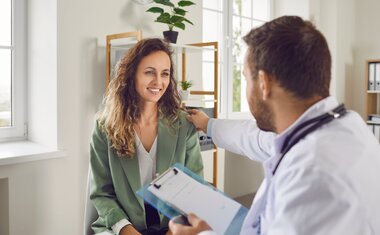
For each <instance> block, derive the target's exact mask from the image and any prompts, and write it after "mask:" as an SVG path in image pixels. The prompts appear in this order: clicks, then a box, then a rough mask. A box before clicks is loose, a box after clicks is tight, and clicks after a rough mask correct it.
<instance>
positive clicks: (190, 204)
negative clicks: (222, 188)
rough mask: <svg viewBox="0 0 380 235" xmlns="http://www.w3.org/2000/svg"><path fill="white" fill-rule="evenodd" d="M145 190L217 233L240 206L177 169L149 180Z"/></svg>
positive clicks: (228, 222)
mask: <svg viewBox="0 0 380 235" xmlns="http://www.w3.org/2000/svg"><path fill="white" fill-rule="evenodd" d="M148 190H149V191H150V192H152V193H153V194H154V195H155V196H157V197H158V198H160V199H161V200H163V201H165V202H167V203H170V204H171V205H172V206H173V207H174V208H176V209H177V210H179V211H182V213H184V214H187V213H189V212H192V213H194V214H196V215H197V216H199V217H200V218H202V219H204V220H205V221H206V222H207V223H208V224H209V225H210V226H211V228H212V229H213V230H214V231H215V232H217V233H218V234H224V233H225V232H226V230H227V229H228V227H229V225H230V224H231V222H232V220H233V219H234V217H235V215H236V214H237V212H238V210H239V209H240V207H241V205H240V204H239V203H237V202H235V201H234V200H232V199H230V198H228V197H226V196H225V195H223V194H221V193H220V192H218V191H216V190H214V189H213V188H211V187H208V186H206V185H204V184H201V183H199V182H197V181H196V180H194V179H193V178H191V177H190V176H188V175H187V174H186V173H184V172H182V171H181V170H179V169H177V168H175V167H174V168H172V169H171V170H169V171H167V172H166V174H164V175H161V177H160V178H159V179H157V180H155V181H153V182H152V184H151V185H150V186H149V187H148Z"/></svg>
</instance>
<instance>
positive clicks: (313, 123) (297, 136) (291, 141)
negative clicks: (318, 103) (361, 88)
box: [273, 104, 347, 175]
mask: <svg viewBox="0 0 380 235" xmlns="http://www.w3.org/2000/svg"><path fill="white" fill-rule="evenodd" d="M346 113H347V110H346V108H345V107H344V104H340V105H338V107H336V108H335V109H333V110H331V111H329V112H327V113H325V114H322V115H320V116H318V117H315V118H312V119H310V120H307V121H306V122H304V123H302V124H301V125H299V126H297V127H296V128H295V129H294V130H293V131H292V132H291V133H290V134H289V135H288V136H287V137H286V139H285V141H284V144H283V145H282V148H281V157H280V159H279V161H278V162H277V165H276V167H275V168H274V170H273V175H274V174H275V173H276V170H277V168H278V166H279V165H280V163H281V161H282V159H283V158H284V157H285V154H286V153H287V152H288V151H289V150H290V149H291V148H292V147H293V146H294V145H295V144H297V143H298V141H300V140H301V139H302V138H304V137H305V136H306V135H308V134H310V133H311V132H313V131H315V130H316V129H318V128H319V127H321V126H322V125H324V124H326V123H328V122H331V121H332V120H334V119H338V118H340V117H342V116H344V115H345V114H346Z"/></svg>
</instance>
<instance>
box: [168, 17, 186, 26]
mask: <svg viewBox="0 0 380 235" xmlns="http://www.w3.org/2000/svg"><path fill="white" fill-rule="evenodd" d="M184 20H185V18H183V17H182V16H177V15H174V16H172V17H171V18H170V21H171V22H173V23H174V24H175V23H181V22H182V21H184Z"/></svg>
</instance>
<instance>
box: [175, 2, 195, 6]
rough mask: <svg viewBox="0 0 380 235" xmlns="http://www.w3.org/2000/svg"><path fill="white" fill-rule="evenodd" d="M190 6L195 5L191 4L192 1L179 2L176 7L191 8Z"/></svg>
mask: <svg viewBox="0 0 380 235" xmlns="http://www.w3.org/2000/svg"><path fill="white" fill-rule="evenodd" d="M191 5H195V3H193V2H192V1H179V2H178V6H180V7H187V6H191Z"/></svg>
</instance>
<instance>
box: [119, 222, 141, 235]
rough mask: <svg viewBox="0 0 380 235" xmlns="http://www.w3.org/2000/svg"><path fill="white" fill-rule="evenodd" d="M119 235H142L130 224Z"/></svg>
mask: <svg viewBox="0 0 380 235" xmlns="http://www.w3.org/2000/svg"><path fill="white" fill-rule="evenodd" d="M119 235H141V233H139V231H137V230H136V229H135V228H134V227H133V226H132V224H128V225H126V226H124V227H123V228H122V229H121V230H120V233H119Z"/></svg>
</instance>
